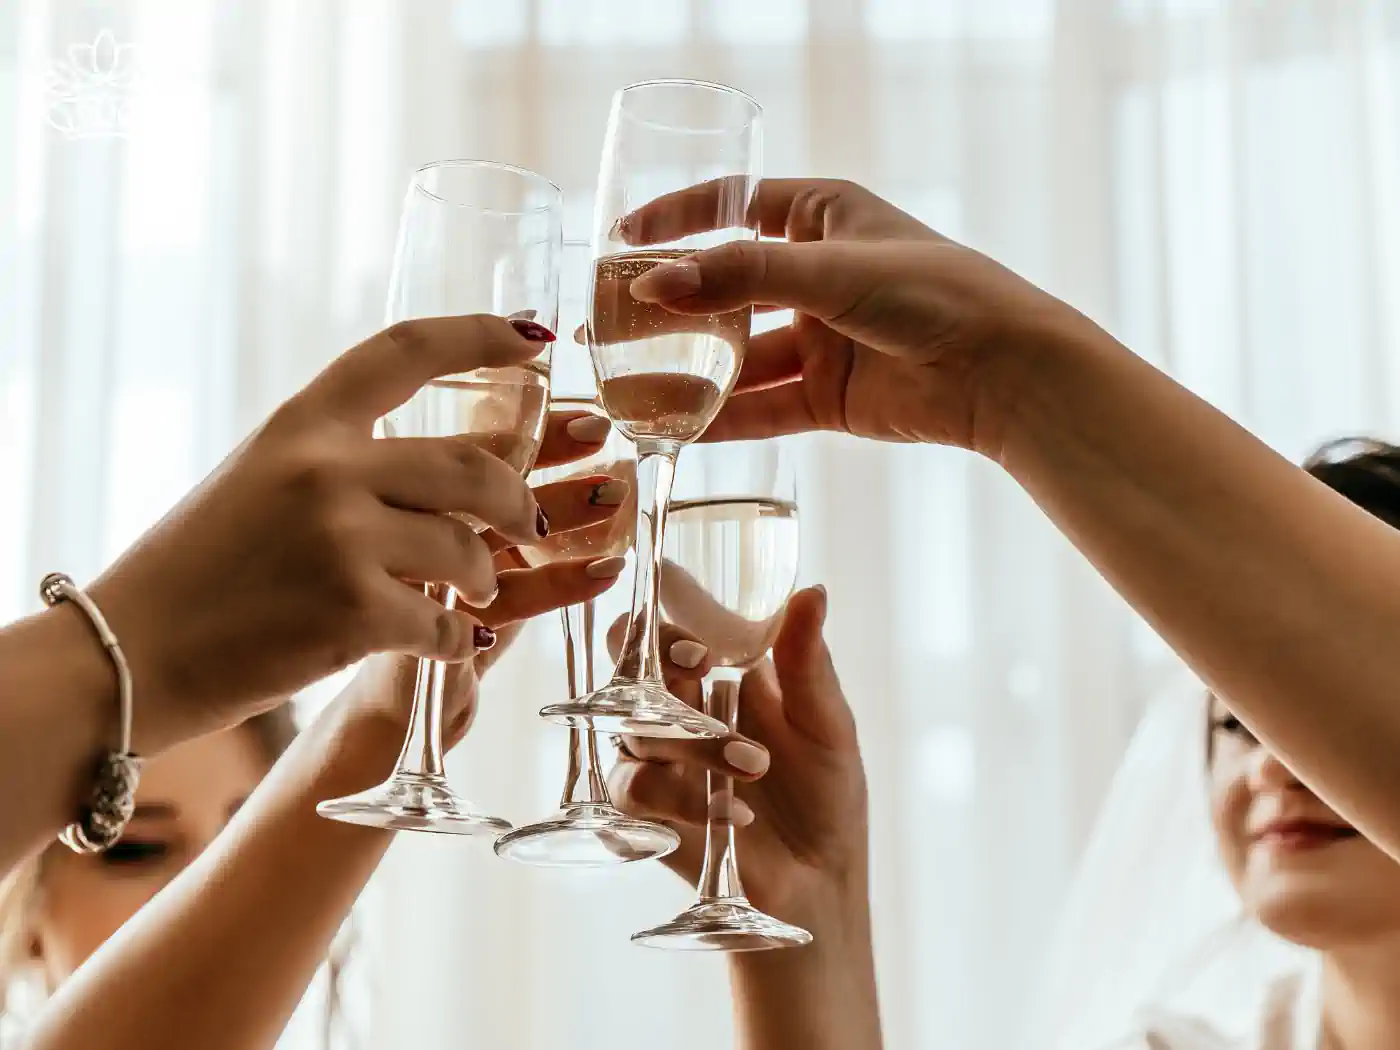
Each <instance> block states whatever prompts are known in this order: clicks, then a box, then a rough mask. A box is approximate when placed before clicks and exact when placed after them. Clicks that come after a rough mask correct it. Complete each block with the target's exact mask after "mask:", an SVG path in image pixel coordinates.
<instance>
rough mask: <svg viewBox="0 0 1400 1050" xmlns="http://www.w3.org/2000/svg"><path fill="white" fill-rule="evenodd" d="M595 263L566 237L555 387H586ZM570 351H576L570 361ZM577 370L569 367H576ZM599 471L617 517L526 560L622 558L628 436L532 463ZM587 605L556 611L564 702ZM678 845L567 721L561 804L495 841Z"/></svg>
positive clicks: (635, 850) (620, 852) (546, 859)
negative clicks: (609, 483) (612, 781)
mask: <svg viewBox="0 0 1400 1050" xmlns="http://www.w3.org/2000/svg"><path fill="white" fill-rule="evenodd" d="M592 269H593V252H592V245H590V244H589V243H588V242H587V241H565V242H564V257H563V269H562V275H563V276H562V285H561V289H560V294H559V300H560V302H559V317H560V341H559V346H558V349H557V350H556V352H555V355H554V370H553V371H554V383H555V389H559V388H560V386H562V385H563V384H564V383H572V384H575V385H571V386H570V387H568V389H570V390H575V389H579V388H580V387H592V385H593V374H592V372H593V370H592V366H591V365H590V364H587V359H588V352H587V351H586V350H585V349H584V348H583V346H582V345H580V344H579V343H578V342H576V341H575V340H574V335H573V333H574V332H575V330H576V329H578V328H581V327H582V325H583V322H584V318H585V316H586V314H587V291H588V278H589V275H590V273H591V272H592ZM577 358H582V361H578V360H577ZM580 364H581V365H582V366H583V367H582V368H576V365H580ZM551 407H552V408H553V409H554V410H555V411H563V412H570V413H574V412H585V413H589V414H591V415H597V416H599V417H602V416H603V411H602V409H600V408H599V407H598V404H597V398H596V396H595V395H594V394H593V392H592V391H591V390H588V392H587V394H586V396H579V397H556V398H554V400H553V402H552V403H551ZM599 474H607V475H610V476H612V477H614V478H617V479H619V480H621V481H624V482H626V484H627V486H628V490H627V495H626V497H625V498H624V500H623V503H622V505H621V506H620V507H619V508H618V510H617V514H616V515H615V516H614V517H612V518H610V519H608V520H607V521H603V522H599V523H598V524H597V525H593V526H590V527H588V528H584V529H577V530H574V531H572V532H558V533H554V534H552V535H550V536H548V537H546V538H545V539H544V540H543V541H542V542H540V543H538V544H535V545H532V546H529V547H520V548H517V549H518V550H519V553H520V555H521V557H523V558H524V559H525V561H526V562H527V563H528V564H530V565H531V566H536V565H544V564H547V563H548V562H551V561H558V560H562V559H565V558H589V559H594V558H607V557H613V556H617V555H621V554H623V553H625V552H626V550H627V548H628V547H630V546H631V545H632V534H633V530H634V526H635V521H636V518H635V515H636V503H637V455H636V449H635V448H634V447H633V445H632V443H631V442H630V441H628V440H627V439H626V438H625V437H623V436H622V435H621V434H620V433H619V432H618V431H617V430H616V428H614V429H613V431H612V432H611V433H610V434H609V435H608V440H607V442H606V443H605V444H604V445H603V447H602V448H601V449H600V450H599V451H598V452H596V453H594V454H593V455H592V456H589V457H588V458H587V459H584V460H579V461H576V462H573V463H569V464H566V465H564V466H560V467H552V468H547V469H544V470H537V471H535V472H534V474H532V475H531V479H530V480H531V482H532V483H533V484H547V483H549V482H553V481H564V480H566V479H569V478H581V477H589V476H594V475H599ZM594 611H595V609H594V602H593V601H592V600H591V599H590V600H589V601H586V602H583V603H581V604H579V605H571V606H569V607H567V608H565V609H564V610H563V611H562V618H563V624H564V658H565V664H566V667H567V670H568V676H569V699H570V700H577V699H579V698H580V697H583V696H586V695H587V694H588V693H590V692H592V690H593V653H594V633H595V632H594V622H595V621H594ZM679 844H680V838H679V836H677V835H676V833H675V832H674V831H672V830H671V829H670V828H668V827H666V826H665V825H664V824H654V823H652V822H650V821H646V820H637V819H635V818H633V817H629V816H627V815H626V814H625V813H623V812H621V811H620V810H618V809H617V808H616V807H614V806H613V804H612V799H611V798H609V796H608V785H607V780H606V779H605V778H604V776H603V773H602V769H601V767H600V766H599V763H598V738H597V735H596V734H595V733H594V732H593V731H592V730H591V729H580V728H579V727H578V726H570V727H569V765H568V771H567V773H566V775H565V780H564V793H563V797H562V798H561V799H560V801H559V809H558V811H557V812H555V813H554V814H553V815H551V816H549V817H547V818H545V819H544V820H541V821H538V822H536V823H534V824H527V825H525V826H523V827H519V828H516V829H515V830H514V831H512V832H509V833H508V834H505V835H502V836H501V837H500V838H499V839H497V840H496V847H495V848H496V853H497V854H498V855H500V856H502V857H507V858H509V859H510V860H515V861H519V862H521V863H522V864H534V865H540V866H544V867H571V868H591V867H602V866H604V865H609V864H621V863H626V862H628V861H634V860H648V859H650V858H652V857H663V856H665V855H666V854H667V853H670V852H671V851H672V850H673V849H675V848H676V846H678V845H679Z"/></svg>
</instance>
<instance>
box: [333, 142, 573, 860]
mask: <svg viewBox="0 0 1400 1050" xmlns="http://www.w3.org/2000/svg"><path fill="white" fill-rule="evenodd" d="M562 217H563V201H562V196H561V194H560V192H559V188H558V187H557V186H555V185H554V184H553V183H551V182H550V181H549V180H547V179H545V178H544V177H543V176H540V175H537V174H535V173H534V172H532V171H527V170H525V169H523V168H516V167H512V166H510V165H506V164H498V163H495V162H491V161H476V160H460V161H439V162H437V163H434V164H429V165H427V166H426V167H423V168H420V169H418V171H416V172H415V173H414V175H413V179H412V181H411V182H410V184H409V188H408V193H407V196H406V197H405V200H404V206H403V213H402V217H401V220H400V224H399V239H398V247H397V250H396V251H395V255H394V268H393V274H392V277H391V278H390V282H389V303H388V308H387V311H386V314H387V317H386V320H387V322H388V323H391V324H392V323H394V322H397V321H404V320H410V319H413V318H419V317H442V316H449V315H457V314H475V313H492V314H500V315H504V316H514V317H521V318H527V319H531V320H534V321H536V322H538V323H539V324H542V325H544V326H545V327H546V328H550V329H553V328H554V327H555V326H556V323H557V314H558V298H559V258H560V253H561V250H562V241H563V234H562V230H563V225H562ZM551 346H552V344H549V343H544V344H542V347H543V349H542V350H541V352H540V354H539V356H538V357H536V358H535V359H534V360H532V361H529V362H526V363H525V364H523V365H515V366H511V367H508V368H481V369H477V370H475V371H473V372H468V373H463V374H461V375H454V376H444V377H442V378H440V379H436V380H433V381H432V382H430V383H429V384H428V385H427V386H425V387H424V388H423V389H422V390H420V391H419V392H418V393H417V394H415V395H414V396H413V397H412V398H411V399H410V400H409V401H408V402H407V403H405V404H404V405H402V406H400V407H399V408H397V409H395V410H394V411H393V412H392V413H390V414H389V415H387V416H385V417H384V419H383V420H381V425H380V427H379V432H380V434H381V436H383V437H384V438H398V437H409V438H414V437H449V436H460V437H462V438H465V439H468V440H470V441H472V442H475V443H476V444H478V445H479V446H480V447H481V448H483V449H484V450H486V451H487V452H490V453H491V454H492V455H495V456H497V457H498V458H500V459H502V460H504V461H505V462H507V463H509V464H510V465H511V466H512V467H514V468H515V469H516V470H518V471H520V472H521V473H522V474H525V473H527V472H528V471H529V470H530V468H531V467H532V466H534V462H535V456H536V455H537V454H538V452H539V447H540V441H541V439H542V437H543V434H544V426H545V421H546V418H547V416H548V411H549V377H550V354H551ZM469 521H470V519H469ZM470 523H471V524H472V525H473V526H474V527H476V528H481V527H483V526H482V525H481V523H479V522H470ZM423 587H424V591H425V593H427V594H428V595H429V596H430V597H433V598H435V599H436V600H438V601H440V602H442V603H443V604H444V605H446V606H447V607H448V608H452V607H453V606H454V605H456V603H457V600H458V595H457V593H456V591H455V590H454V589H453V588H452V587H449V586H447V585H446V584H442V583H437V582H433V581H425V582H424V584H423ZM450 673H451V665H449V664H446V663H442V662H440V661H437V660H420V661H419V663H418V677H417V680H416V683H415V686H414V696H413V713H412V715H411V717H410V720H409V727H408V734H407V737H406V739H405V740H404V746H403V750H402V752H401V753H400V754H399V759H398V762H397V763H396V764H395V766H394V770H393V772H392V773H391V774H390V776H389V779H388V780H386V781H384V783H382V784H380V785H378V786H377V787H372V788H369V789H368V790H365V791H362V792H359V793H358V794H355V795H349V796H346V797H344V798H337V799H329V800H327V801H325V802H322V803H321V804H320V805H318V806H317V807H316V811H317V812H318V813H320V814H321V815H322V816H325V817H330V818H331V819H334V820H341V821H345V822H346V823H350V824H366V825H369V826H372V827H380V828H393V829H396V830H404V831H434V832H440V833H444V834H453V835H480V834H489V835H497V834H499V833H501V832H503V831H508V830H510V823H509V822H508V821H505V820H502V819H501V818H500V817H494V816H488V815H485V814H482V813H480V812H479V811H478V810H477V808H476V807H475V806H473V805H472V804H471V803H470V802H467V801H466V800H465V799H463V798H461V797H459V796H458V795H457V794H456V793H455V792H453V790H452V789H451V787H450V786H449V784H448V782H447V776H446V774H445V772H444V769H443V754H442V713H443V703H444V700H445V692H446V687H447V684H448V677H449V675H450Z"/></svg>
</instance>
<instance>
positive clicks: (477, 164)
mask: <svg viewBox="0 0 1400 1050" xmlns="http://www.w3.org/2000/svg"><path fill="white" fill-rule="evenodd" d="M444 168H459V169H462V168H477V169H482V170H491V171H499V172H505V173H506V174H509V175H518V176H520V177H521V178H522V179H524V180H526V181H528V182H536V183H540V184H542V185H543V186H547V187H549V189H550V190H552V191H553V196H554V200H552V201H549V202H547V203H545V204H541V205H539V206H538V207H534V208H518V209H517V208H489V207H486V206H485V205H481V204H464V203H462V202H461V201H454V200H448V199H447V198H446V197H443V196H442V195H441V194H438V193H434V192H433V191H432V190H430V189H428V188H427V187H426V186H424V185H423V178H424V176H425V175H426V174H427V173H428V172H430V171H438V170H441V169H444ZM412 185H413V189H414V190H415V191H417V192H418V193H421V194H422V195H423V196H425V197H427V198H429V199H430V200H435V201H438V202H440V203H442V204H446V205H448V206H450V207H453V208H470V209H471V210H472V211H479V212H483V213H485V214H488V215H536V214H539V213H540V212H547V211H553V210H554V209H555V208H557V207H559V205H560V203H561V202H562V201H563V199H564V191H563V190H562V189H560V188H559V186H558V184H557V183H555V182H554V181H553V180H552V179H549V178H547V177H546V176H544V175H541V174H540V173H539V172H538V171H534V170H532V169H530V168H525V167H521V166H520V165H519V164H507V163H506V162H504V161H499V160H479V159H475V158H471V157H463V158H454V159H450V160H432V161H429V162H428V163H427V164H421V165H419V166H418V167H416V168H414V169H413V182H412Z"/></svg>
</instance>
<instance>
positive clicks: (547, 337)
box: [510, 317, 554, 343]
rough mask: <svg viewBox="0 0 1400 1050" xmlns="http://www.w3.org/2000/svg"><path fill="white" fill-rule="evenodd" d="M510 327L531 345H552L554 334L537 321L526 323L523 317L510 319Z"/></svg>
mask: <svg viewBox="0 0 1400 1050" xmlns="http://www.w3.org/2000/svg"><path fill="white" fill-rule="evenodd" d="M510 326H511V327H512V328H514V329H515V330H516V331H517V332H519V333H520V334H521V335H522V336H524V337H525V338H526V339H528V340H530V342H532V343H552V342H554V333H553V332H551V331H550V330H549V329H548V328H546V327H545V326H544V325H542V324H540V323H539V322H538V321H527V320H526V319H525V318H523V317H512V318H511V319H510Z"/></svg>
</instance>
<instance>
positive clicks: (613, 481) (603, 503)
mask: <svg viewBox="0 0 1400 1050" xmlns="http://www.w3.org/2000/svg"><path fill="white" fill-rule="evenodd" d="M631 488H632V486H631V485H629V484H627V482H625V481H623V480H622V479H621V478H609V479H608V480H607V481H605V482H603V483H602V484H601V485H594V486H593V491H592V492H591V493H590V494H589V496H588V502H589V503H591V504H592V505H593V506H595V507H620V506H622V501H623V500H625V499H626V498H627V493H628V492H629V491H630V490H631Z"/></svg>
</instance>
